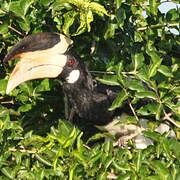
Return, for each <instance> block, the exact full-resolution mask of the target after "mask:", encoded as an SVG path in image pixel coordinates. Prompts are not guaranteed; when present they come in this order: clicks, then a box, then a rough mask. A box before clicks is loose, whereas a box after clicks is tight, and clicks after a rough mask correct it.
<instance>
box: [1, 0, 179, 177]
mask: <svg viewBox="0 0 180 180" xmlns="http://www.w3.org/2000/svg"><path fill="white" fill-rule="evenodd" d="M173 2H176V3H178V1H173ZM159 5H160V1H155V0H150V1H142V0H135V1H121V0H115V1H108V0H104V1H100V0H96V1H95V0H94V1H88V0H78V1H77V0H66V1H64V0H40V1H36V0H26V1H25V0H19V1H14V0H12V1H9V0H4V1H3V2H1V5H0V6H1V8H0V40H1V41H0V44H1V46H0V51H1V60H2V59H3V58H4V56H5V54H6V53H7V51H8V50H9V49H10V48H11V47H12V46H13V45H14V44H15V43H17V42H18V41H19V40H20V39H22V38H23V37H24V36H26V35H28V34H32V33H37V32H46V31H49V32H60V33H64V34H66V35H67V36H70V37H71V38H72V39H73V40H74V47H73V51H74V52H75V53H76V54H78V55H79V56H80V57H81V58H82V59H83V60H84V61H86V62H87V63H88V64H89V68H90V70H92V71H95V72H97V71H100V72H102V71H103V72H111V73H105V74H104V75H102V74H99V73H96V74H95V75H96V77H97V78H98V79H99V81H101V82H103V83H105V84H108V85H116V86H120V87H122V91H121V92H119V95H118V97H117V98H116V100H115V101H114V102H113V104H112V106H111V107H110V110H114V109H116V108H118V107H120V106H123V103H124V101H126V100H127V98H128V99H130V101H129V102H128V103H129V104H130V105H131V107H132V109H133V111H134V116H135V117H136V118H138V117H139V116H145V117H147V118H148V119H150V120H151V123H150V124H149V128H148V131H146V132H145V135H146V136H148V137H150V138H152V139H153V140H154V146H149V147H148V148H147V149H144V150H138V149H136V148H134V144H133V143H132V142H129V146H130V147H131V149H122V148H118V147H113V143H112V142H111V141H107V142H104V143H94V144H93V145H92V146H91V147H89V146H88V145H87V142H84V141H82V135H83V132H81V131H80V130H79V129H78V128H76V127H73V126H72V125H71V124H69V123H68V122H67V121H66V120H63V119H64V105H63V104H64V103H63V94H62V91H61V90H60V88H61V87H60V85H59V82H58V80H56V79H55V80H52V79H51V80H48V79H44V80H37V81H30V82H27V83H24V84H21V85H20V86H19V87H18V88H16V89H15V90H14V91H13V92H12V93H11V94H10V95H6V93H5V90H6V84H7V80H8V77H9V73H10V72H11V71H12V68H13V67H14V65H15V63H16V62H17V61H12V62H9V64H8V65H7V64H3V63H1V66H0V69H1V71H0V78H1V79H0V84H1V86H0V102H1V104H0V127H1V128H0V133H1V136H0V151H1V153H0V178H1V179H28V180H30V179H38V180H39V179H73V180H74V179H88V180H89V179H163V180H164V179H174V180H175V179H179V178H180V172H179V169H180V167H179V157H180V151H179V150H180V144H179V142H178V141H177V140H176V139H174V140H172V139H168V138H167V133H165V134H162V135H160V134H158V133H155V132H154V129H155V128H156V127H157V126H158V125H159V123H160V122H162V121H165V120H166V121H168V122H169V123H170V124H171V126H172V128H173V129H174V131H175V133H176V135H177V139H178V138H179V127H180V124H179V119H180V101H179V97H180V81H179V79H180V68H179V67H180V36H178V34H174V33H171V32H170V29H172V28H173V29H175V30H176V31H179V13H180V12H179V9H171V10H169V11H168V12H167V13H166V14H163V13H161V12H160V11H159V9H158V6H159ZM143 14H144V15H143ZM175 30H174V31H175ZM112 72H113V73H112ZM127 78H134V79H136V80H133V81H131V82H129V81H127ZM141 81H142V82H143V83H144V84H145V85H146V86H147V87H148V88H147V89H145V88H144V86H143V85H142V84H141V83H140V82H141ZM148 89H149V90H148ZM145 97H146V98H148V99H149V100H153V101H154V102H155V103H153V104H152V103H149V104H147V105H145V106H143V107H140V108H137V107H136V104H137V103H138V102H139V101H140V100H141V99H142V98H145ZM98 136H101V135H100V134H97V136H95V137H94V138H97V137H98ZM102 136H103V135H102Z"/></svg>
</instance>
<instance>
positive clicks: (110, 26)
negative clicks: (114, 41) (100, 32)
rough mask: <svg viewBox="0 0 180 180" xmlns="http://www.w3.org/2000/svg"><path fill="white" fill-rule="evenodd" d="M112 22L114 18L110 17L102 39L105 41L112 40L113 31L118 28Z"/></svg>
mask: <svg viewBox="0 0 180 180" xmlns="http://www.w3.org/2000/svg"><path fill="white" fill-rule="evenodd" d="M114 20H115V16H114V15H111V16H110V19H109V21H108V24H107V28H106V31H105V34H104V39H106V40H107V39H109V38H112V37H113V36H114V34H115V30H116V29H117V28H118V26H117V24H116V23H114Z"/></svg>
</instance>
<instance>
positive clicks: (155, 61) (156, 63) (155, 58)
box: [147, 51, 162, 78]
mask: <svg viewBox="0 0 180 180" xmlns="http://www.w3.org/2000/svg"><path fill="white" fill-rule="evenodd" d="M147 54H148V55H149V56H150V57H151V60H152V63H151V64H150V67H149V73H148V77H149V78H151V77H153V76H154V75H155V74H156V72H157V70H158V68H159V67H160V65H161V62H162V58H160V57H159V55H158V54H157V53H156V52H154V51H147Z"/></svg>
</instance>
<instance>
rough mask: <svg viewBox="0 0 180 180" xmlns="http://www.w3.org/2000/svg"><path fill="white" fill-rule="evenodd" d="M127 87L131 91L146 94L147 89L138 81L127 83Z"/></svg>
mask: <svg viewBox="0 0 180 180" xmlns="http://www.w3.org/2000/svg"><path fill="white" fill-rule="evenodd" d="M126 87H127V88H129V89H131V90H135V91H137V92H144V91H145V89H144V87H143V85H142V83H141V82H140V81H138V80H130V81H128V82H127V84H126Z"/></svg>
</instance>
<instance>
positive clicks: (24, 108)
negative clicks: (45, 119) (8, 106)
mask: <svg viewBox="0 0 180 180" xmlns="http://www.w3.org/2000/svg"><path fill="white" fill-rule="evenodd" d="M31 109H32V104H25V105H22V106H20V107H19V108H18V112H27V111H29V110H31Z"/></svg>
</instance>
